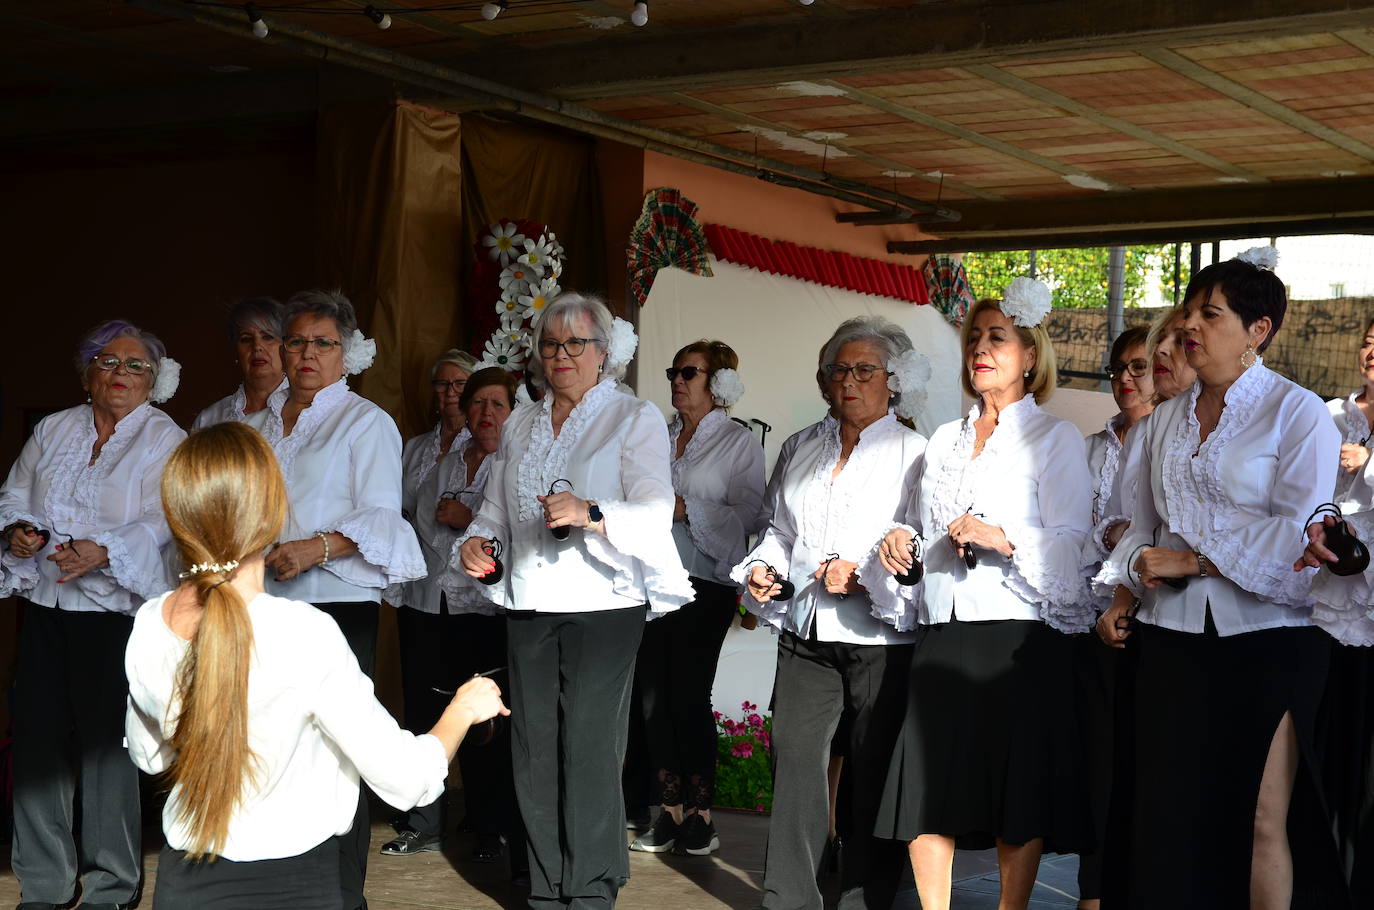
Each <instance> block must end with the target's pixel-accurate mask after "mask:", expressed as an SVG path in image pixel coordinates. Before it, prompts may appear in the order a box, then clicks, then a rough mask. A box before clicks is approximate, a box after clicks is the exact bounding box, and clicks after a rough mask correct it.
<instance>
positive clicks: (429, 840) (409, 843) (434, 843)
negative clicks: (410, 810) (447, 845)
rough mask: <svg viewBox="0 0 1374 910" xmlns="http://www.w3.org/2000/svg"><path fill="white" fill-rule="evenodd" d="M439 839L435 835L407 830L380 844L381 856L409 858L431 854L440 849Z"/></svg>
mask: <svg viewBox="0 0 1374 910" xmlns="http://www.w3.org/2000/svg"><path fill="white" fill-rule="evenodd" d="M440 840H441V838H440V837H439V835H437V834H421V833H420V832H419V831H414V830H411V829H409V828H407V829H406V830H404V831H402V832H401V833H400V834H398V835H396V836H395V837H394V838H393V839H391V840H389V841H387V842H386V843H384V844H382V849H381V853H382V855H383V856H411V855H413V854H416V853H432V852H434V851H436V850H438V849H440V847H441V844H440Z"/></svg>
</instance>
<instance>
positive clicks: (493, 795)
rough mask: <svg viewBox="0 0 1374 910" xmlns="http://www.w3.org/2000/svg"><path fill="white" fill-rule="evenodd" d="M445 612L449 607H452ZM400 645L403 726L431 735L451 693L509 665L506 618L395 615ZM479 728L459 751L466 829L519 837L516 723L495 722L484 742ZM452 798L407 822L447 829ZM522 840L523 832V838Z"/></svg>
mask: <svg viewBox="0 0 1374 910" xmlns="http://www.w3.org/2000/svg"><path fill="white" fill-rule="evenodd" d="M443 609H445V610H447V603H444V605H443ZM396 622H397V627H398V631H399V633H400V645H401V684H402V689H403V691H404V695H405V727H406V729H407V730H409V731H410V732H412V733H425V732H427V731H428V730H429V729H430V727H433V726H434V724H435V722H436V721H437V720H438V719H439V716H440V715H441V714H443V713H444V709H445V708H446V707H448V703H449V701H450V700H451V699H452V696H449V695H445V694H443V693H442V692H436V691H435V689H443V690H446V691H452V690H454V689H456V688H457V687H458V686H460V685H462V684H463V683H464V682H465V681H467V679H468V678H469V677H471V676H472V675H473V674H474V673H483V672H486V671H488V670H491V669H494V668H496V667H500V666H503V665H504V664H505V663H506V617H505V616H503V615H497V616H482V615H480V614H476V613H457V614H455V613H448V612H443V613H422V612H420V611H419V610H409V609H401V610H399V611H397V613H396ZM493 678H494V679H495V680H496V682H497V684H498V685H500V686H501V689H502V691H505V690H506V689H507V688H509V685H510V684H509V682H508V674H507V673H506V672H505V671H501V672H499V673H496V674H493ZM486 730H487V727H486V725H485V724H483V725H480V726H479V727H478V728H477V729H476V730H474V731H473V733H472V734H471V735H469V737H468V738H467V739H466V740H464V741H463V744H462V746H460V747H459V749H458V767H459V769H460V771H461V772H462V775H463V804H464V808H465V810H466V812H467V820H468V824H469V825H470V826H471V827H472V829H473V830H474V831H475V832H477V833H478V834H503V835H506V837H507V839H508V840H514V835H516V834H518V833H519V831H518V827H517V826H518V821H517V818H518V813H517V811H516V809H515V782H514V779H513V778H512V776H511V756H510V724H508V723H506V722H505V721H504V720H500V721H497V723H496V725H495V730H496V736H495V738H493V739H492V740H491V741H490V742H484V741H483V740H484V734H485V732H486ZM446 807H447V806H446V800H445V799H444V797H442V796H441V797H439V798H438V799H436V800H435V801H434V802H432V803H430V804H429V805H426V806H416V807H415V808H414V809H411V810H410V811H409V812H407V813H405V822H404V824H406V825H408V826H409V827H411V828H413V829H414V830H416V831H418V832H420V833H421V834H425V835H440V834H443V833H444V831H445V830H447V821H446V818H445V815H446V812H445V810H446ZM521 836H523V835H521Z"/></svg>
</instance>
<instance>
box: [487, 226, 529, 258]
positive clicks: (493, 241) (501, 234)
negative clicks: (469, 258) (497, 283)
mask: <svg viewBox="0 0 1374 910" xmlns="http://www.w3.org/2000/svg"><path fill="white" fill-rule="evenodd" d="M488 230H489V231H490V233H489V234H487V236H485V237H483V238H482V246H485V247H489V248H490V249H488V251H487V252H488V254H489V255H490V256H491V258H492V260H493V261H495V262H499V263H501V267H502V268H505V267H506V266H508V265H510V262H511V260H512V259H514V258H515V257H516V256H517V255H519V251H520V245H521V244H523V243H524V242H525V235H524V234H521V233H519V228H517V227H516V226H515V222H513V221H509V222H506V223H505V224H493V225H492V226H491V227H490V228H488Z"/></svg>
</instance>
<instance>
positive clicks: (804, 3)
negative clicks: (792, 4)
mask: <svg viewBox="0 0 1374 910" xmlns="http://www.w3.org/2000/svg"><path fill="white" fill-rule="evenodd" d="M797 2H798V3H800V4H801V5H802V6H810V5H811V4H813V3H815V2H816V0H797Z"/></svg>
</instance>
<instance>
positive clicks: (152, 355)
mask: <svg viewBox="0 0 1374 910" xmlns="http://www.w3.org/2000/svg"><path fill="white" fill-rule="evenodd" d="M116 338H132V339H133V340H134V341H137V342H138V343H139V344H141V345H143V350H145V351H147V352H148V360H149V361H150V362H151V363H152V365H153V379H154V381H156V380H157V374H158V373H159V372H160V371H161V370H162V358H164V357H166V356H167V347H166V346H165V345H164V344H163V343H162V339H160V338H158V337H157V336H156V335H154V334H153V333H152V332H145V331H144V330H143V329H140V328H139V327H138V326H136V325H134V324H133V323H132V322H129V321H128V320H126V319H110V320H107V321H105V322H102V323H100V325H97V326H95V327H94V328H92V329H90V330H89V331H87V332H86V334H84V335H82V336H81V340H80V341H78V342H77V343H76V372H77V375H78V376H81V377H83V378H84V377H85V375H86V370H87V369H89V368H90V365H91V361H92V360H93V359H94V358H95V355H97V354H99V353H100V352H101V351H103V350H105V345H107V344H109V343H110V342H111V341H114V340H115V339H116Z"/></svg>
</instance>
